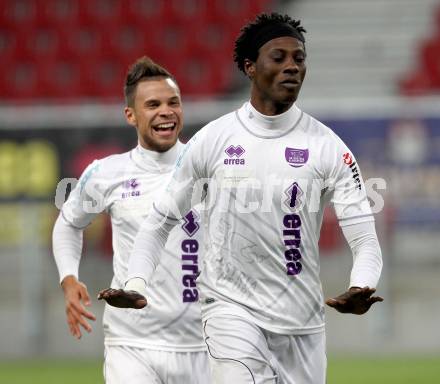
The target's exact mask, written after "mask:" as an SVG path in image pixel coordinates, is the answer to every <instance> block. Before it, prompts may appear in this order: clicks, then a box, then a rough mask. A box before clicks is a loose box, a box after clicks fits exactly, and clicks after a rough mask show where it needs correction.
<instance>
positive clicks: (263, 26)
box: [234, 12, 306, 72]
mask: <svg viewBox="0 0 440 384" xmlns="http://www.w3.org/2000/svg"><path fill="white" fill-rule="evenodd" d="M304 32H306V30H305V29H304V28H303V27H302V26H301V21H300V20H294V19H292V18H291V17H290V16H288V15H281V14H279V13H275V12H274V13H271V14H267V13H260V14H259V15H258V16H257V17H256V18H255V20H253V21H251V22H249V23H248V24H246V25H245V26H244V27H243V28H241V30H240V35H239V36H238V37H237V39H236V40H235V47H234V61H235V62H236V63H237V66H238V69H239V70H240V71H243V72H245V70H244V60H245V59H249V60H251V61H256V60H257V58H258V50H259V49H260V47H261V46H262V45H264V44H265V43H267V42H268V41H269V40H272V39H275V38H277V37H281V36H292V37H295V38H297V39H298V40H300V41H302V42H303V43H305V38H304V35H303V33H304Z"/></svg>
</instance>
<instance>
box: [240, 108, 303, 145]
mask: <svg viewBox="0 0 440 384" xmlns="http://www.w3.org/2000/svg"><path fill="white" fill-rule="evenodd" d="M302 115H303V112H302V111H301V110H300V109H299V108H298V107H297V106H296V105H295V104H293V105H292V106H291V107H290V108H289V109H288V110H287V111H286V112H283V113H281V114H279V115H275V116H266V115H263V114H262V113H260V112H258V111H257V110H256V109H255V108H254V107H253V105H252V104H251V103H250V102H249V101H248V102H246V103H244V104H243V106H242V107H241V108H240V109H239V110H238V111H237V118H238V120H239V121H240V123H241V124H242V125H243V127H244V128H245V129H246V130H247V131H248V132H249V133H251V134H253V135H254V136H258V137H262V138H277V137H281V136H284V135H286V134H287V133H289V132H290V131H292V130H294V129H295V128H296V126H297V125H298V123H299V122H300V120H301V118H302Z"/></svg>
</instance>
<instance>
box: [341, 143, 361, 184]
mask: <svg viewBox="0 0 440 384" xmlns="http://www.w3.org/2000/svg"><path fill="white" fill-rule="evenodd" d="M342 159H343V161H344V164H346V165H348V167H349V168H350V169H351V173H352V177H353V180H354V183H355V185H356V188H357V189H359V190H361V189H362V182H361V176H360V175H359V170H358V168H357V164H356V161H354V160H353V156H352V155H351V154H350V153H349V152H347V153H344V154H343V155H342Z"/></svg>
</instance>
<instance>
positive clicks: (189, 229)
mask: <svg viewBox="0 0 440 384" xmlns="http://www.w3.org/2000/svg"><path fill="white" fill-rule="evenodd" d="M199 219H200V217H199V215H197V213H196V212H195V211H189V212H188V213H187V214H186V215H185V216H184V217H183V220H184V223H183V224H182V229H183V230H184V231H185V232H186V234H187V235H188V236H189V237H193V236H194V234H195V233H196V232H197V231H198V230H199V228H200V225H199V223H198V221H199Z"/></svg>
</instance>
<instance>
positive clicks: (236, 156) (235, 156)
mask: <svg viewBox="0 0 440 384" xmlns="http://www.w3.org/2000/svg"><path fill="white" fill-rule="evenodd" d="M245 152H246V151H245V149H244V148H243V147H242V146H241V145H237V146H235V145H230V146H229V147H228V148H226V149H225V153H226V154H227V155H228V157H229V158H228V159H225V160H224V163H225V164H226V165H231V164H237V165H243V164H244V163H245V159H241V157H242V156H243V154H244V153H245Z"/></svg>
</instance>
